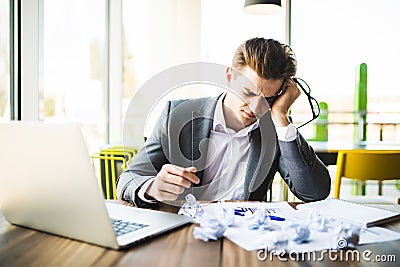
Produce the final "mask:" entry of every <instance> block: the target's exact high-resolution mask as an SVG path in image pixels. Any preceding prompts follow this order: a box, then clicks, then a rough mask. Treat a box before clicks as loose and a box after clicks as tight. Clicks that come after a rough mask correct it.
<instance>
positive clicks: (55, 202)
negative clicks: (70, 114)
mask: <svg viewBox="0 0 400 267" xmlns="http://www.w3.org/2000/svg"><path fill="white" fill-rule="evenodd" d="M0 149H1V153H0V206H1V209H2V211H3V214H4V217H5V218H6V219H7V221H9V222H10V223H12V224H16V225H21V226H25V227H29V228H33V229H37V230H41V231H45V232H48V233H52V234H56V235H60V236H64V237H68V238H72V239H76V240H81V241H85V242H88V243H91V244H96V245H100V246H104V247H109V248H113V249H119V248H123V247H126V246H129V245H132V244H134V243H136V242H139V241H142V240H144V239H147V238H149V237H152V236H155V235H157V234H160V233H163V232H166V231H168V230H171V229H174V228H176V227H179V226H181V225H183V224H186V223H189V222H191V221H192V220H191V218H189V217H186V216H183V215H177V214H172V213H167V212H161V211H154V210H147V209H140V208H134V207H129V206H124V205H118V204H111V203H106V202H105V201H104V199H103V195H102V192H101V189H100V186H99V183H98V180H97V178H96V177H95V172H94V169H93V166H92V163H91V160H90V157H89V154H88V151H87V149H86V146H85V143H84V140H83V136H82V134H81V131H80V128H79V125H78V124H76V123H44V122H11V123H1V124H0Z"/></svg>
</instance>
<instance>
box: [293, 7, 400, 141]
mask: <svg viewBox="0 0 400 267" xmlns="http://www.w3.org/2000/svg"><path fill="white" fill-rule="evenodd" d="M398 10H400V2H398V1H396V0H382V1H379V4H378V5H377V2H376V1H372V0H353V1H346V0H331V1H318V0H303V1H292V47H293V49H294V51H295V53H296V55H297V59H298V63H299V72H298V73H299V76H300V77H303V78H304V79H305V80H307V82H308V83H309V84H310V86H311V88H312V93H313V95H314V97H315V98H316V99H318V100H319V101H324V102H327V103H328V108H329V121H330V123H332V124H330V125H329V137H328V140H330V141H333V142H335V141H347V142H351V141H352V140H353V134H354V133H353V132H354V127H355V126H354V125H353V124H352V122H353V120H354V115H353V112H354V111H355V110H354V104H353V103H354V93H355V87H356V84H355V82H356V79H355V77H356V68H357V66H359V65H360V64H361V63H366V64H367V68H368V82H367V84H368V85H367V91H368V104H367V123H368V124H367V141H379V140H380V139H383V141H391V142H393V141H396V140H397V141H398V140H400V129H399V128H400V127H399V126H397V124H399V123H400V110H399V105H398V103H399V102H400V91H399V90H398V88H397V87H398V85H397V82H396V81H395V79H396V78H395V77H397V76H398V62H399V60H400V54H399V53H397V52H396V49H397V47H399V46H400V37H399V35H398V34H396V32H398V27H397V25H399V24H400V17H399V16H398ZM393 111H395V112H393ZM309 127H312V126H309ZM305 128H306V127H305ZM304 130H307V129H304Z"/></svg>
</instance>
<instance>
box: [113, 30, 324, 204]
mask: <svg viewBox="0 0 400 267" xmlns="http://www.w3.org/2000/svg"><path fill="white" fill-rule="evenodd" d="M296 64H297V63H296V59H295V57H294V53H293V51H292V50H291V48H290V47H289V46H287V45H283V44H281V43H279V42H278V41H275V40H272V39H264V38H253V39H250V40H247V41H245V42H244V43H243V44H242V45H240V46H239V47H238V49H237V51H236V53H235V55H234V57H233V61H232V67H228V68H227V69H226V73H225V75H226V81H227V85H228V87H229V89H230V90H228V91H227V92H225V93H224V94H222V95H220V96H218V97H214V98H201V99H187V100H176V101H170V102H168V103H167V105H166V107H165V109H164V111H163V113H162V114H161V116H160V118H159V120H158V122H157V125H156V127H155V129H154V132H153V134H152V136H151V137H150V138H149V139H148V140H147V142H146V143H145V145H144V147H143V148H142V149H140V151H139V152H138V154H137V155H136V156H135V157H134V159H133V161H132V163H131V164H130V165H129V166H128V168H127V169H126V170H125V171H124V172H123V173H122V175H121V176H120V178H119V180H118V184H117V193H118V196H119V198H120V199H124V200H127V201H130V202H133V203H135V204H136V205H137V206H139V207H151V206H152V205H154V204H156V203H158V202H160V201H170V200H176V199H182V198H183V197H184V196H185V195H186V194H187V193H194V194H195V196H196V197H197V198H198V199H205V200H221V199H246V200H266V196H267V191H268V189H269V188H270V186H271V182H272V180H273V178H274V176H275V173H276V172H277V171H278V172H279V173H280V175H281V177H282V178H283V179H284V181H285V182H286V183H287V185H288V187H289V189H290V190H291V191H292V192H293V194H294V195H295V196H296V197H298V198H299V199H301V200H303V201H306V202H309V201H315V200H321V199H324V198H326V197H327V196H328V194H329V192H330V183H331V179H330V177H329V173H328V170H327V169H326V167H325V165H324V164H323V163H322V162H321V161H320V160H319V159H318V158H317V157H316V155H315V153H314V151H313V149H312V148H311V147H310V146H309V145H308V144H307V142H306V140H305V139H304V138H303V137H302V136H301V134H300V133H299V132H298V131H297V129H296V128H295V127H294V125H293V124H291V122H290V120H289V117H288V111H289V108H290V107H291V105H292V104H293V103H294V101H295V100H296V99H297V98H298V97H299V95H300V90H299V89H298V88H297V85H296V82H295V81H294V79H292V77H293V76H294V75H295V74H296Z"/></svg>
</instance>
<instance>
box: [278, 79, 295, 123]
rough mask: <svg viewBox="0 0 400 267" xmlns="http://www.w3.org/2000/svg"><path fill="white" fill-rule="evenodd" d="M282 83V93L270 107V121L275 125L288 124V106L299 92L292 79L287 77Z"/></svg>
mask: <svg viewBox="0 0 400 267" xmlns="http://www.w3.org/2000/svg"><path fill="white" fill-rule="evenodd" d="M284 83H285V84H284V85H283V88H284V89H283V93H282V95H281V96H280V97H278V98H277V99H276V100H275V102H274V104H273V105H272V107H271V116H272V121H273V122H274V124H275V126H277V127H283V126H288V125H289V123H290V121H289V118H288V112H289V108H290V107H291V106H292V104H293V103H294V101H296V99H297V98H298V97H299V96H300V94H301V91H300V89H299V88H298V87H297V85H296V83H295V82H294V81H293V80H292V79H288V80H286V81H285V82H284Z"/></svg>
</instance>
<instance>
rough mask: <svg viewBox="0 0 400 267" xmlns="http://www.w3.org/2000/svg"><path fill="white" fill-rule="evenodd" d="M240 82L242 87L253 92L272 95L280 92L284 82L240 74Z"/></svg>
mask: <svg viewBox="0 0 400 267" xmlns="http://www.w3.org/2000/svg"><path fill="white" fill-rule="evenodd" d="M238 79H239V81H240V82H241V84H242V86H243V87H244V88H245V89H247V90H249V91H252V92H261V93H270V92H276V91H278V90H279V89H280V88H281V86H282V82H283V81H282V80H274V79H264V78H261V77H259V76H258V75H257V76H254V75H250V77H249V76H248V75H246V73H240V72H239V77H238Z"/></svg>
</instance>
